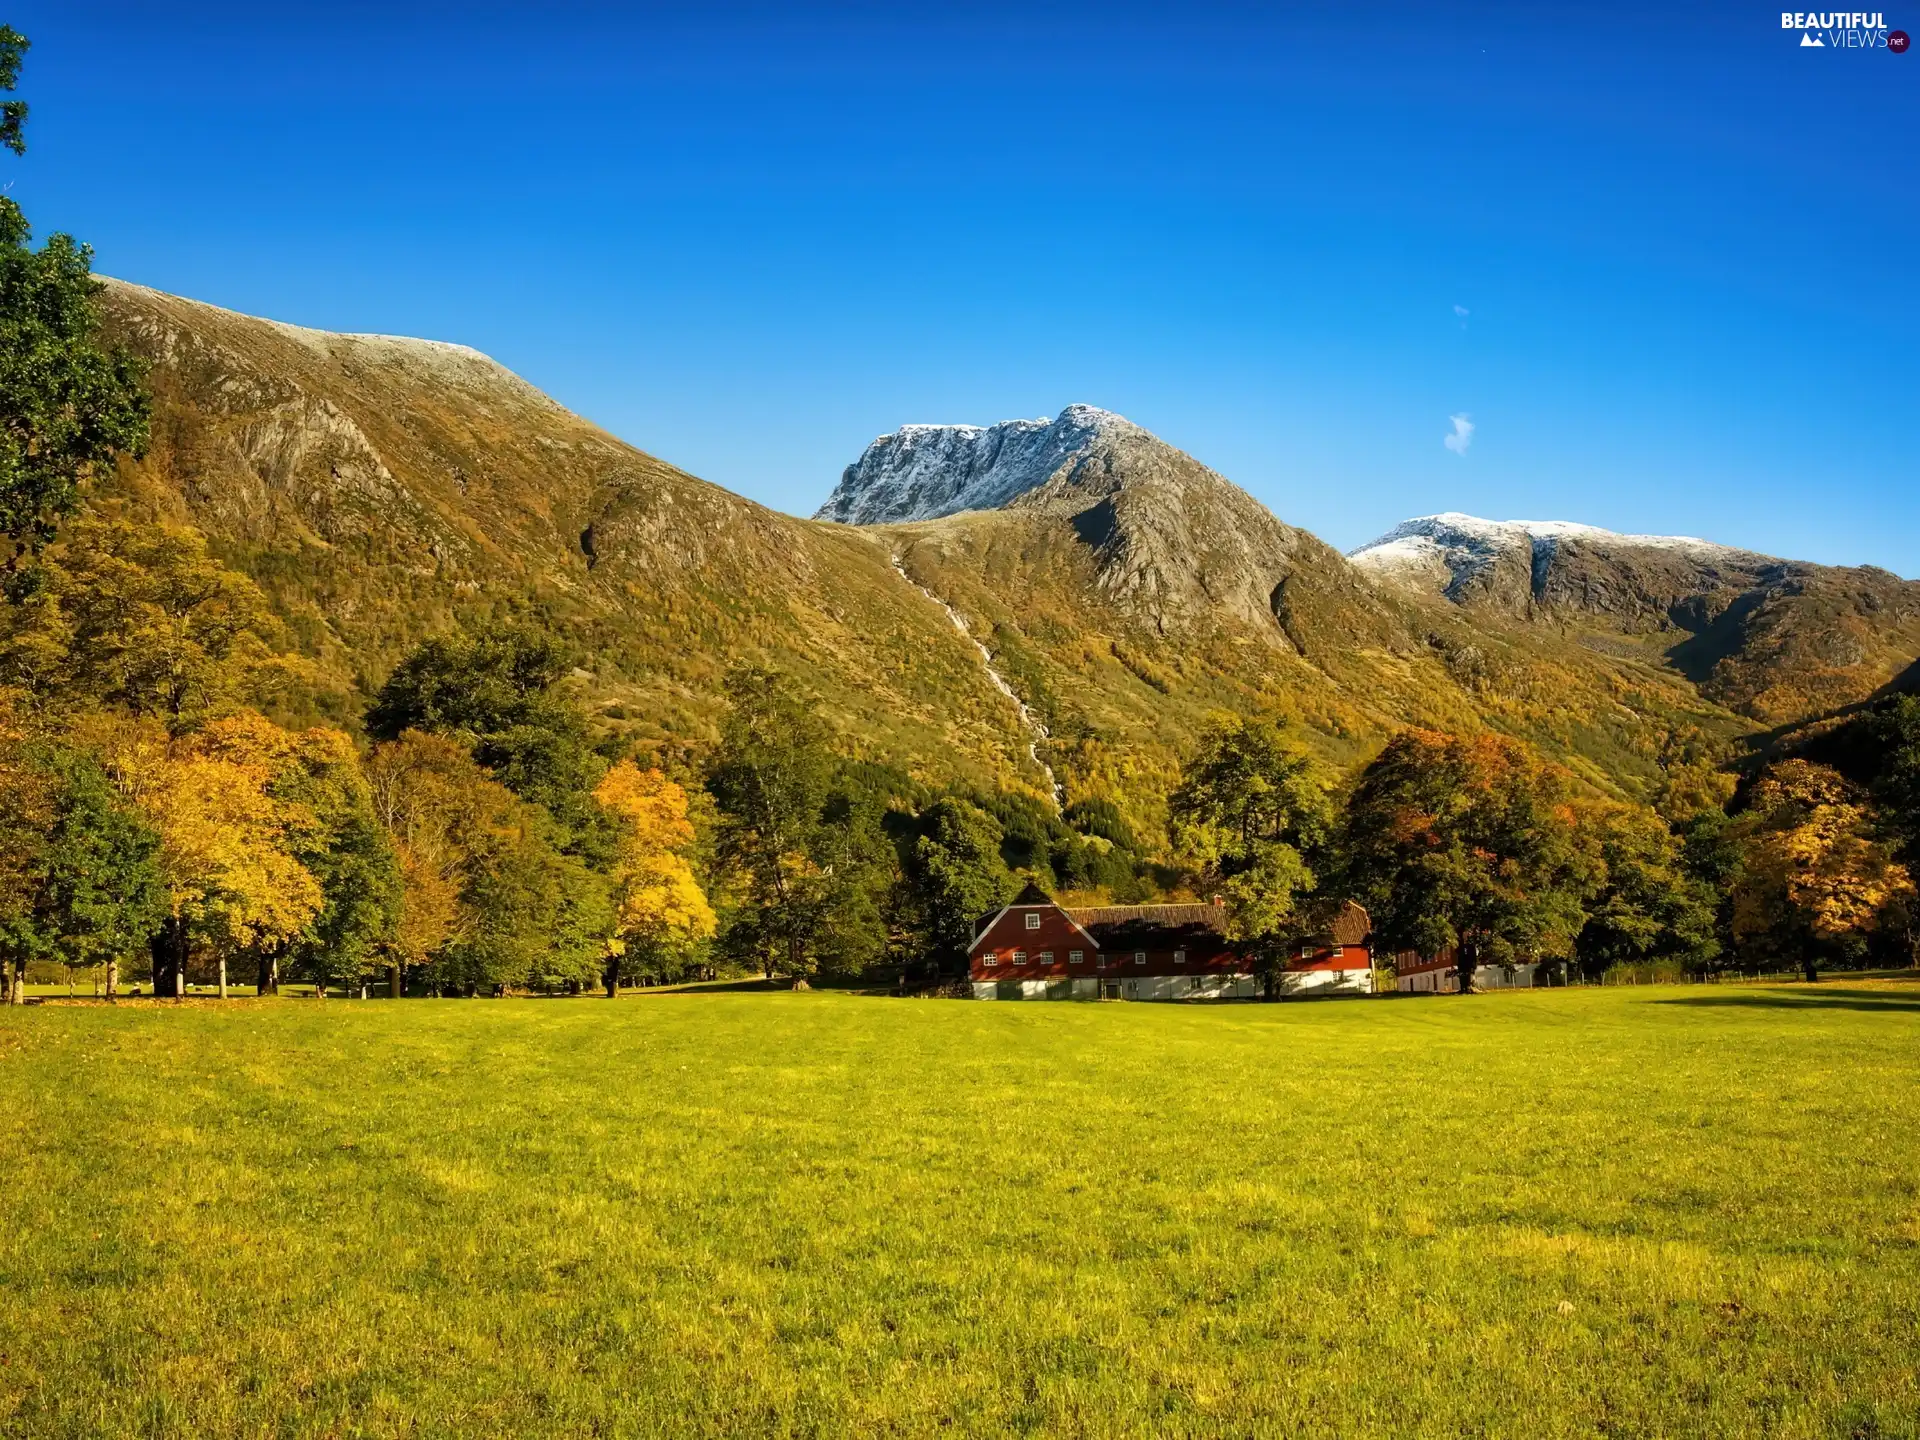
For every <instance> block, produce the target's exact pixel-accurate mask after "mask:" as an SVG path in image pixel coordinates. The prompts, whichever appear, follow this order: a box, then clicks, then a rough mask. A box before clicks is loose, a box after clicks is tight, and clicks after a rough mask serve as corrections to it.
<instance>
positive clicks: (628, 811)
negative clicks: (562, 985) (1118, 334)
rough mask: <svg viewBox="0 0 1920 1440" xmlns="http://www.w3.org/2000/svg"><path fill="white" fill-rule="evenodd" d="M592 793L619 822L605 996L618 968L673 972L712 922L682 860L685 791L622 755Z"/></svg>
mask: <svg viewBox="0 0 1920 1440" xmlns="http://www.w3.org/2000/svg"><path fill="white" fill-rule="evenodd" d="M593 797H594V799H595V800H597V801H599V802H600V804H601V805H602V806H603V807H605V808H606V809H607V810H608V811H609V812H610V813H611V814H613V815H614V816H616V817H617V818H618V820H619V822H620V833H619V848H618V851H617V854H616V859H615V862H614V868H613V875H612V880H613V904H614V917H615V930H614V934H613V936H612V937H611V943H609V945H608V947H607V950H608V954H607V966H606V974H605V977H604V979H605V984H606V990H607V998H608V999H613V998H614V997H615V996H616V995H618V994H619V993H620V981H621V977H622V975H623V974H626V975H629V976H631V975H633V974H635V973H637V972H638V971H639V970H641V969H642V968H647V969H651V970H652V971H653V972H654V973H656V974H663V975H664V974H667V973H670V972H671V971H673V970H674V968H675V962H676V961H677V960H680V959H682V958H683V957H685V956H686V955H687V954H688V953H689V951H690V950H691V948H692V947H693V946H694V945H695V944H697V943H698V942H699V941H702V940H705V939H707V938H708V937H710V936H711V935H712V934H713V933H714V928H715V921H714V914H713V907H712V906H710V905H709V904H708V903H707V897H706V893H705V892H704V891H703V890H702V889H701V888H700V882H699V880H698V879H696V878H695V876H694V873H693V866H692V865H691V864H690V863H689V862H688V860H687V851H688V850H689V849H690V848H691V846H692V845H693V839H694V835H693V825H692V822H691V821H689V820H688V818H687V792H686V791H685V790H683V789H682V788H681V787H680V786H679V785H677V784H675V783H674V782H673V781H671V780H669V779H668V778H667V777H666V776H665V775H664V774H662V773H661V772H660V771H658V770H642V769H641V768H640V767H639V766H637V765H635V764H634V763H633V762H632V761H631V760H622V761H621V762H620V763H619V764H617V765H615V766H613V767H612V768H611V769H610V770H608V771H607V773H606V775H605V777H604V778H602V780H601V781H600V784H599V785H598V787H596V788H595V790H594V792H593Z"/></svg>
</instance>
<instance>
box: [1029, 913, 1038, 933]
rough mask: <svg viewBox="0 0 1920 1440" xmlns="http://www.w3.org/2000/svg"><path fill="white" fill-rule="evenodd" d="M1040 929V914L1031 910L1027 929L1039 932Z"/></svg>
mask: <svg viewBox="0 0 1920 1440" xmlns="http://www.w3.org/2000/svg"><path fill="white" fill-rule="evenodd" d="M1039 928H1040V912H1039V911H1037V910H1029V911H1028V912H1027V929H1029V930H1038V929H1039Z"/></svg>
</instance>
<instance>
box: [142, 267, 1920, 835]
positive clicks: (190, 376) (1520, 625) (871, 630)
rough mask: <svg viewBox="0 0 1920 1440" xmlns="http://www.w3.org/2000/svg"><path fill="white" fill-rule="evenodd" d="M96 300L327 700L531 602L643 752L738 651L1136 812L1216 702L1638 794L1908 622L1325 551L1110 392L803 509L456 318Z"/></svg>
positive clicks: (177, 481) (704, 706)
mask: <svg viewBox="0 0 1920 1440" xmlns="http://www.w3.org/2000/svg"><path fill="white" fill-rule="evenodd" d="M105 298H106V309H107V312H108V316H109V323H110V328H111V329H112V330H113V331H114V332H116V333H117V334H118V335H119V336H121V337H122V338H123V339H125V340H126V341H127V342H128V343H130V344H131V345H132V346H133V347H135V348H136V349H137V350H139V351H140V352H141V353H143V354H144V355H146V356H147V357H148V358H149V359H150V361H151V362H152V381H151V383H152V386H153V389H154V394H155V399H156V417H155V424H154V443H153V445H152V448H151V451H150V453H149V455H148V456H147V457H146V459H145V460H143V461H142V462H140V463H139V464H129V465H126V466H124V467H123V469H122V472H121V474H120V475H119V477H118V478H117V480H116V482H115V486H114V491H115V495H116V496H117V498H118V500H119V502H120V503H122V504H125V505H128V506H130V507H132V508H133V509H134V510H135V511H137V512H141V513H148V514H154V515H162V516H169V517H172V518H176V519H182V520H187V521H190V522H191V523H193V524H195V525H197V526H198V527H200V528H201V529H203V530H204V531H206V532H207V533H208V534H209V536H211V537H212V538H213V540H214V542H215V544H216V546H217V548H218V549H219V551H220V552H221V553H222V554H223V555H224V556H225V557H226V558H228V560H229V561H230V562H231V563H233V564H235V565H237V566H239V567H240V568H242V569H244V570H246V571H247V572H248V573H250V574H252V575H253V576H254V577H255V578H256V579H257V580H258V581H259V582H260V583H261V585H262V586H263V587H264V588H265V589H266V590H267V592H268V594H269V596H270V597H271V598H272V600H273V602H274V604H275V606H276V608H277V609H278V611H279V612H280V613H281V615H282V616H283V617H284V618H285V619H286V621H287V623H288V628H289V633H290V634H291V635H292V637H293V638H294V641H295V643H296V644H297V645H298V647H299V648H300V649H301V650H302V651H303V652H304V653H305V654H306V655H307V656H309V657H310V659H311V661H312V666H311V673H312V676H313V679H312V682H311V684H310V686H309V689H308V692H307V693H306V694H305V696H304V697H303V698H302V699H300V700H299V702H298V703H300V704H303V705H305V706H306V707H308V708H309V709H311V710H313V711H315V712H317V713H320V714H327V715H333V716H336V717H340V718H347V719H350V718H351V717H352V716H353V715H355V714H356V713H357V710H358V708H359V706H360V704H361V703H362V702H363V700H364V697H365V696H366V695H367V694H368V693H369V691H370V690H371V689H372V688H373V687H374V686H376V685H377V684H378V682H379V680H380V679H381V677H382V676H383V675H384V673H385V671H386V670H387V668H388V667H389V666H391V664H392V663H393V662H394V661H395V660H396V659H397V658H398V657H399V656H400V655H401V654H403V653H404V652H405V650H406V649H407V648H408V647H409V646H411V645H412V644H414V643H417V641H418V640H419V639H421V638H422V637H424V636H426V635H428V634H431V633H434V632H436V631H438V630H441V629H444V628H445V627H447V626H449V625H451V624H454V623H473V622H475V621H478V620H482V619H485V618H487V617H490V616H498V615H502V614H507V613H520V614H526V615H530V616H533V617H535V618H538V619H540V620H541V621H543V622H544V623H547V624H550V625H552V626H554V627H555V628H556V629H558V630H560V631H561V632H563V633H565V634H566V635H568V636H569V637H570V638H571V639H572V640H573V641H574V642H575V643H576V645H577V646H578V648H579V651H580V653H581V656H582V669H581V672H580V674H579V675H578V676H577V677H576V679H577V683H578V684H579V686H580V687H581V690H582V693H583V695H584V696H585V698H586V699H587V700H588V702H589V703H590V705H591V706H592V707H593V709H594V712H595V714H596V716H597V723H599V724H600V725H602V726H603V727H605V728H607V729H608V730H612V731H617V732H619V733H622V734H624V735H626V736H628V737H629V738H630V739H632V740H633V741H634V742H635V743H637V744H639V745H641V746H643V747H649V748H653V749H656V750H658V751H660V752H663V753H667V754H674V753H686V752H689V751H691V750H696V749H698V748H699V747H701V746H703V745H704V744H705V743H706V742H707V740H708V739H709V738H710V737H711V735H712V734H713V730H714V724H715V721H716V718H717V714H718V700H717V692H718V683H719V680H720V678H721V676H722V675H723V674H724V672H725V669H726V667H727V665H728V664H729V663H731V662H732V661H733V660H735V659H740V658H752V659H755V660H758V661H761V662H765V663H772V664H776V665H779V666H782V667H784V668H787V669H790V670H792V671H794V672H795V673H796V674H797V675H798V676H799V677H800V678H801V679H802V681H803V682H804V683H806V684H808V685H809V686H811V687H812V688H813V689H814V690H815V691H816V692H817V693H818V694H819V695H820V697H821V703H822V709H823V712H824V713H825V714H826V716H827V717H828V718H829V719H830V720H831V721H832V722H833V723H834V724H835V725H836V726H837V727H838V728H839V729H840V730H841V731H842V732H843V733H844V734H845V735H846V737H847V743H848V745H849V747H850V749H851V750H853V751H854V752H855V753H856V754H858V755H861V756H863V757H865V758H868V759H872V760H875V761H879V762H883V763H887V764H892V765H896V766H899V767H900V768H901V769H903V770H906V771H908V772H910V773H913V774H916V775H919V776H922V777H925V778H928V779H955V778H965V779H971V780H973V781H975V782H978V783H983V784H991V785H1005V786H1014V787H1020V788H1025V789H1028V790H1030V791H1032V792H1033V793H1034V794H1035V795H1036V796H1039V797H1043V798H1050V796H1051V790H1050V785H1049V781H1048V777H1047V775H1046V773H1045V771H1044V770H1043V769H1042V763H1044V764H1045V765H1048V766H1051V768H1052V769H1053V771H1054V772H1055V773H1056V774H1057V776H1058V777H1059V779H1060V781H1061V782H1062V784H1063V786H1064V790H1065V798H1066V799H1067V801H1068V802H1069V803H1071V801H1073V800H1074V799H1078V798H1085V797H1088V796H1093V795H1104V796H1108V797H1110V798H1114V799H1115V800H1116V801H1117V802H1118V803H1120V804H1121V805H1122V806H1123V808H1125V809H1127V810H1128V811H1129V813H1130V814H1132V815H1133V816H1134V818H1135V819H1136V820H1137V821H1138V822H1139V823H1142V824H1145V825H1149V826H1151V825H1154V824H1157V823H1159V821H1160V820H1161V819H1162V818H1163V811H1162V806H1163V803H1164V794H1165V791H1166V789H1167V787H1168V786H1169V784H1170V783H1171V781H1172V778H1173V776H1174V774H1175V771H1176V767H1177V761H1178V757H1179V755H1180V754H1181V753H1183V752H1184V751H1185V750H1186V749H1187V748H1188V747H1189V746H1190V745H1191V743H1192V740H1193V737H1194V736H1195V734H1196V733H1197V731H1198V729H1199V727H1200V726H1201V725H1202V724H1203V723H1204V721H1205V720H1206V718H1207V717H1208V716H1209V715H1210V714H1213V713H1217V712H1219V711H1223V710H1226V711H1242V712H1245V711H1251V710H1256V709H1263V710H1273V711H1279V712H1282V713H1285V714H1289V715H1291V716H1293V717H1294V718H1295V719H1296V720H1297V721H1298V723H1299V725H1300V727H1301V733H1302V734H1303V736H1305V737H1306V738H1307V739H1308V741H1309V743H1311V744H1312V745H1314V746H1315V747H1316V748H1317V749H1319V750H1320V751H1321V753H1322V754H1323V755H1325V756H1326V757H1327V758H1328V759H1329V760H1331V761H1334V762H1337V763H1350V762H1351V761H1353V760H1355V759H1357V758H1360V757H1361V756H1364V755H1365V754H1367V753H1369V752H1370V751H1371V750H1372V749H1373V748H1374V747H1375V746H1377V745H1378V744H1379V743H1380V741H1381V740H1382V739H1383V738H1384V737H1385V735H1386V734H1388V733H1390V731H1391V730H1392V729H1393V728H1395V727H1397V726H1400V725H1403V724H1408V723H1420V724H1428V725H1436V726H1444V727H1451V728H1456V729H1471V728H1475V727H1479V726H1487V727H1492V728H1496V729H1500V730H1503V731H1507V732H1510V733H1514V734H1519V735H1522V736H1525V737H1527V738H1529V739H1532V740H1534V741H1535V742H1536V743H1538V744H1540V745H1542V746H1543V747H1544V748H1546V749H1547V750H1548V751H1550V752H1551V753H1554V754H1556V755H1558V756H1559V757H1560V758H1561V759H1563V760H1564V761H1565V762H1566V763H1568V764H1569V765H1570V766H1572V767H1573V768H1574V769H1575V770H1576V771H1577V772H1578V773H1579V774H1581V775H1582V776H1583V777H1584V778H1585V779H1586V781H1587V782H1588V783H1589V784H1591V785H1592V786H1594V787H1595V788H1597V789H1600V790H1606V791H1614V792H1621V793H1637V792H1644V791H1646V790H1648V789H1649V788H1650V787H1651V786H1653V785H1654V784H1656V783H1657V781H1658V777H1659V771H1658V763H1659V760H1660V757H1661V756H1662V755H1663V754H1665V753H1669V752H1670V751H1671V750H1672V749H1673V748H1674V746H1675V745H1676V744H1684V743H1691V742H1692V741H1695V740H1709V741H1711V740H1726V739H1736V738H1738V737H1740V736H1742V735H1745V734H1749V733H1753V732H1755V731H1756V730H1758V729H1760V728H1762V727H1766V726H1775V725H1780V724H1784V723H1790V722H1793V721H1796V720H1799V719H1803V718H1806V717H1809V716H1813V715H1817V714H1820V713H1824V712H1826V711H1829V710H1832V709H1834V708H1836V707H1839V706H1843V705H1846V704H1848V703H1851V702H1854V701H1857V700H1860V699H1862V698H1865V697H1866V696H1868V695H1870V694H1872V693H1873V692H1874V691H1876V690H1877V689H1879V688H1881V687H1884V686H1887V685H1889V684H1891V683H1896V682H1897V681H1898V679H1899V677H1900V676H1901V675H1902V674H1903V672H1904V671H1905V670H1906V668H1907V667H1908V666H1909V665H1911V664H1912V663H1913V661H1914V658H1915V656H1916V655H1920V585H1914V584H1910V583H1908V582H1905V581H1902V580H1899V579H1898V578H1897V577H1894V576H1892V575H1888V574H1886V573H1885V572H1882V571H1877V570H1870V569H1857V570H1855V569H1835V568H1830V567H1824V566H1817V565H1807V564H1802V563H1798V562H1791V561H1783V560H1776V559H1772V558H1770V557H1766V556H1757V555H1751V554H1748V553H1746V552H1743V551H1738V550H1731V549H1727V548H1725V547H1721V546H1717V545H1713V544H1710V543H1708V542H1705V541H1690V540H1689V541H1678V540H1665V539H1660V538H1649V537H1638V536H1622V535H1613V534H1610V533H1609V532H1606V531H1598V530H1592V529H1589V528H1587V527H1581V526H1572V525H1560V524H1533V523H1523V522H1512V523H1493V522H1486V521H1477V520H1473V519H1471V518H1469V517H1465V516H1457V515H1442V516H1432V517H1428V518H1426V519H1423V520H1415V521H1409V522H1407V524H1405V525H1402V526H1399V527H1397V528H1396V529H1395V530H1394V531H1392V532H1390V534H1388V535H1387V536H1384V537H1382V539H1381V540H1380V541H1378V542H1376V543H1375V544H1373V545H1370V546H1367V547H1364V548H1363V549H1362V550H1360V551H1357V552H1355V554H1354V555H1353V556H1352V557H1347V556H1343V555H1341V554H1340V553H1339V552H1337V551H1335V550H1334V549H1332V548H1331V547H1329V546H1327V545H1325V544H1324V543H1322V542H1321V541H1320V540H1318V539H1316V538H1315V537H1314V536H1312V535H1311V534H1309V533H1307V532H1306V531H1304V530H1301V529H1298V528H1296V527H1293V526H1290V525H1288V524H1286V523H1285V522H1284V521H1283V520H1281V519H1279V518H1278V517H1276V516H1274V515H1273V514H1272V513H1271V512H1270V511H1268V510H1267V509H1266V507H1264V506H1263V505H1261V504H1260V503H1259V502H1258V501H1256V500H1254V499H1253V498H1252V497H1251V496H1249V495H1248V494H1247V493H1246V492H1245V491H1243V490H1241V489H1239V488H1238V487H1237V486H1235V485H1233V484H1232V483H1231V482H1230V481H1228V480H1226V479H1225V478H1224V477H1222V476H1220V475H1218V474H1216V473H1215V472H1214V471H1212V470H1210V469H1208V468H1207V467H1206V466H1204V465H1203V464H1201V463H1200V462H1199V461H1197V460H1195V459H1193V458H1192V457H1191V456H1188V455H1186V454H1184V453H1182V452H1180V451H1178V450H1176V449H1174V448H1173V447H1171V446H1169V445H1166V444H1165V443H1163V442H1162V441H1160V440H1158V439H1157V438H1155V437H1154V436H1153V435H1152V434H1151V433H1149V432H1148V431H1146V430H1144V429H1142V428H1141V427H1139V426H1137V425H1134V424H1132V423H1131V422H1129V421H1127V420H1125V419H1123V418H1121V417H1120V416H1118V415H1114V414H1111V413H1110V412H1107V411H1103V410H1097V409H1094V408H1093V407H1090V406H1082V405H1075V406H1069V407H1068V408H1067V409H1066V410H1064V411H1063V412H1061V414H1060V415H1059V416H1058V417H1057V418H1056V419H1054V420H1050V421H1049V420H1017V421H1009V422H1005V423H1003V424H1000V425H994V426H988V427H978V426H907V427H904V428H903V429H901V430H900V431H898V432H895V433H894V434H892V435H888V436H883V437H881V438H880V439H878V440H876V441H875V442H874V443H873V444H872V445H870V446H868V447H867V450H866V452H865V453H864V454H863V455H862V456H861V457H860V458H859V459H858V460H857V461H856V462H855V463H854V464H852V465H850V466H848V467H847V469H846V471H845V472H844V473H843V474H842V475H841V477H840V479H839V483H838V484H837V486H835V488H834V489H833V491H832V494H831V495H830V497H829V498H828V500H827V501H826V503H825V504H824V505H823V506H822V508H821V510H820V512H819V516H818V517H817V518H816V519H814V520H803V519H797V518H795V517H792V516H788V515H782V514H779V513H777V512H775V511H771V510H768V509H766V508H765V507H763V506H760V505H757V504H755V503H753V502H752V501H749V500H746V499H744V498H742V497H740V496H737V495H733V494H731V493H729V492H727V491H725V490H723V489H721V488H719V487H718V486H714V485H710V484H708V483H706V482H704V481H702V480H699V479H697V478H695V477H694V476H691V475H688V474H686V473H685V472H683V471H680V470H677V469H675V468H674V467H672V466H670V465H667V464H664V463H663V462H661V461H659V460H657V459H655V458H653V457H652V456H649V455H647V454H645V453H644V452H642V451H639V450H637V449H634V448H633V447H632V446H630V445H627V444H625V443H623V442H621V441H619V440H616V439H614V438H613V437H612V436H610V435H607V434H606V433H605V432H603V431H601V430H599V429H598V428H596V427H595V426H593V425H591V424H589V423H588V422H587V421H585V420H582V419H580V418H579V417H578V416H575V415H573V414H571V413H570V412H568V411H567V410H565V409H563V408H562V407H561V406H559V405H557V404H556V403H554V402H553V401H552V400H551V399H549V398H547V397H546V396H544V395H542V394H541V393H540V392H538V391H537V390H535V389H533V387H531V386H529V385H527V384H526V383H525V382H524V381H522V380H520V379H519V378H518V377H516V376H514V375H513V374H511V373H510V372H509V371H507V370H505V369H504V368H503V367H501V366H499V365H497V364H495V363H494V362H492V361H491V360H488V359H487V358H486V357H485V356H482V355H479V354H478V353H477V352H474V351H471V350H467V349H464V348H462V347H458V346H451V345H441V344H436V343H433V342H428V341H419V340H404V339H392V338H386V337H377V336H346V335H333V334H328V333H324V332H319V331H313V330H304V329H300V328H298V327H294V326H287V325H281V324H277V323H275V322H271V321H266V320H258V319H253V318H250V317H246V316H241V315H237V314H234V313H232V312H229V311H224V310H219V309H216V308H214V307H212V306H207V305H202V304H198V303H195V302H192V301H187V300H182V299H178V298H176V297H173V296H168V295H164V294H161V293H159V292H156V291H152V290H147V289H143V288H141V287H138V286H133V285H127V284H123V283H118V282H116V283H113V284H112V285H111V286H110V288H109V290H108V293H107V296H106V297H105ZM949 612H951V613H949ZM962 626H963V627H964V633H963V631H962V629H961V628H959V627H962ZM980 647H984V649H985V653H986V658H985V660H984V661H983V656H982V651H981V648H980ZM996 677H997V678H996ZM1003 687H1004V688H1003ZM1009 691H1011V692H1012V694H1011V695H1010V694H1009V693H1008V692H1009ZM290 703H292V702H290ZM1021 703H1024V705H1025V706H1026V707H1028V714H1027V715H1025V716H1023V714H1022V712H1021V709H1020V704H1021ZM1036 726H1039V727H1043V728H1044V735H1041V734H1040V732H1039V730H1037V729H1036V728H1035V727H1036ZM1030 746H1037V749H1035V750H1032V751H1030Z"/></svg>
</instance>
